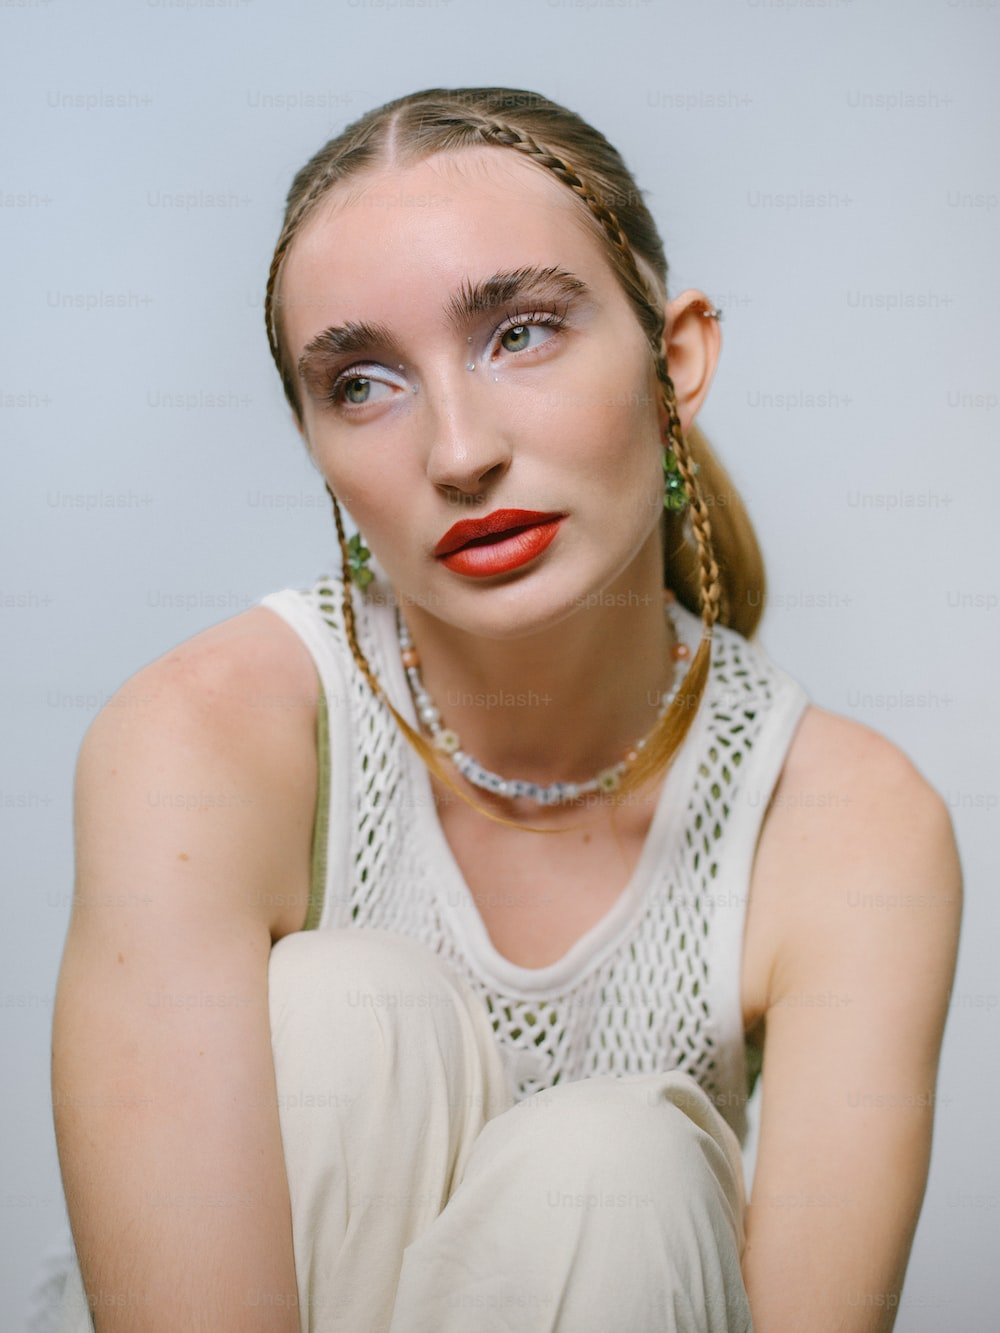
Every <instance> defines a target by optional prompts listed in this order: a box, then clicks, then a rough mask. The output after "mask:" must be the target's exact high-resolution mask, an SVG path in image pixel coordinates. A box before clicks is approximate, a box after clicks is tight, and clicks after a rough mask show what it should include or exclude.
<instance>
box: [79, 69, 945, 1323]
mask: <svg viewBox="0 0 1000 1333" xmlns="http://www.w3.org/2000/svg"><path fill="white" fill-rule="evenodd" d="M717 316H718V312H717V311H716V310H715V309H714V308H713V307H712V305H711V303H710V302H709V301H707V299H706V298H705V297H704V296H703V295H702V294H701V293H698V292H685V293H683V294H682V295H680V296H677V297H674V298H673V299H669V300H668V299H667V294H666V265H665V262H664V260H663V254H662V247H661V244H660V241H659V238H658V237H657V235H656V232H655V228H654V226H653V223H652V220H651V218H650V216H649V214H648V212H647V210H646V208H645V205H644V204H643V202H642V199H641V197H640V195H639V192H638V190H637V189H636V187H635V185H634V182H633V181H632V180H631V177H630V176H629V175H628V173H627V172H626V170H625V168H624V166H623V165H622V163H621V160H620V158H619V157H618V155H617V153H616V152H615V150H614V149H612V148H611V147H610V145H608V144H607V143H606V141H604V140H603V138H602V137H601V136H600V135H599V134H598V133H597V132H596V131H594V130H592V129H591V128H590V127H589V126H586V125H585V124H584V123H583V122H581V121H580V120H579V119H578V118H577V117H575V116H574V115H572V113H570V112H568V111H565V110H564V109H562V108H560V107H557V106H555V105H553V104H552V103H549V102H547V101H546V100H545V99H543V98H541V97H538V96H537V95H535V94H531V93H520V92H514V91H512V90H508V89H492V90H491V89H485V90H483V89H471V90H469V89H464V90H457V91H450V92H445V91H441V90H434V91H431V92H427V93H420V94H416V95H414V96H412V97H408V98H403V99H400V100H399V101H397V102H393V103H390V104H388V105H387V106H386V107H383V108H380V109H378V110H377V111H374V112H372V113H370V114H369V115H368V116H365V117H363V118H362V119H361V120H360V121H359V122H357V124H356V125H354V126H351V127H349V128H348V129H347V130H346V131H345V132H344V134H343V135H342V136H340V138H338V139H336V140H334V141H333V142H332V143H331V144H328V145H327V146H326V147H325V148H324V149H323V150H322V151H321V152H320V153H319V154H317V156H316V157H315V158H314V159H313V160H312V161H311V162H310V163H309V164H308V165H307V166H306V167H305V168H304V169H303V170H302V171H301V172H300V173H299V175H298V177H297V178H296V180H295V183H294V185H293V188H292V192H291V195H290V198H289V208H288V213H287V215H286V222H285V226H284V229H283V231H282V234H281V237H280V238H279V241H278V246H277V249H276V251H275V256H274V261H273V263H272V267H271V273H270V279H269V284H268V305H267V322H268V334H269V338H270V340H271V347H272V351H273V353H274V356H275V360H276V363H277V365H278V368H279V371H280V373H281V375H282V379H283V382H284V385H285V389H286V393H287V395H288V399H289V402H290V404H291V406H292V410H293V412H294V414H295V419H296V422H297V424H298V427H299V429H300V431H301V433H302V435H303V438H304V440H305V443H306V445H307V447H308V449H309V451H310V455H311V457H312V458H313V460H314V461H315V463H316V465H317V467H318V468H319V470H320V471H321V473H322V475H323V477H324V479H325V481H326V483H327V485H328V488H329V489H330V492H331V495H332V496H333V497H334V510H335V516H336V522H337V529H338V534H339V539H340V546H341V554H342V565H343V570H342V576H341V578H340V580H334V579H328V580H321V581H320V582H319V583H318V584H317V585H316V587H315V588H314V589H312V590H310V591H308V592H304V593H295V592H292V591H286V592H285V593H280V594H276V595H274V596H272V597H269V598H266V599H265V600H264V604H263V605H262V606H261V607H260V608H256V609H254V610H252V611H250V612H247V613H246V614H244V615H240V616H237V617H235V618H234V619H233V620H230V621H228V622H226V623H224V624H222V625H220V626H217V627H216V628H214V629H212V630H209V631H208V632H206V633H204V634H201V635H199V636H197V637H196V638H195V639H193V640H191V641H190V642H189V643H187V644H185V645H183V646H182V647H181V648H179V649H178V650H176V651H175V652H173V653H170V654H168V655H167V656H166V657H164V658H163V659H161V660H160V661H158V662H156V663H153V664H152V665H151V666H150V667H147V668H146V669H145V670H144V671H143V672H142V673H140V680H139V682H138V683H139V684H141V686H142V688H141V689H137V688H136V682H133V683H132V685H131V686H130V688H131V691H132V694H133V696H140V697H142V698H143V699H145V700H147V702H146V703H145V704H144V705H143V706H142V707H141V708H139V709H138V710H136V709H134V708H133V709H131V710H122V709H117V710H116V709H113V708H109V709H108V710H106V711H105V713H103V714H102V715H101V716H100V717H99V719H98V720H97V722H96V723H95V725H94V727H93V728H92V730H91V731H90V733H89V734H88V737H87V740H86V742H85V745H84V748H83V751H82V755H81V760H80V770H79V777H78V799H79V808H78V818H79V850H78V866H79V876H80V884H79V886H78V897H77V901H76V905H75V908H74V914H73V919H72V923H71V927H70V935H69V939H68V942H67V947H66V953H65V957H64V961H63V967H62V973H61V976H60V983H59V993H58V1000H57V1007H56V1018H55V1037H54V1098H55V1106H56V1120H57V1134H58V1138H59V1145H60V1157H61V1162H62V1168H63V1175H64V1180H65V1184H66V1192H67V1201H68V1204H69V1208H70V1216H71V1220H72V1222H73V1228H74V1237H75V1241H76V1246H77V1251H78V1254H79V1258H80V1265H81V1268H82V1273H83V1286H84V1288H85V1290H86V1297H83V1296H82V1295H80V1293H79V1292H78V1294H77V1310H78V1312H82V1315H83V1318H84V1321H85V1320H86V1312H85V1311H83V1310H82V1306H83V1302H84V1300H85V1302H86V1304H87V1305H88V1306H89V1308H90V1311H91V1312H92V1314H93V1318H94V1322H95V1324H96V1327H97V1328H98V1329H99V1330H101V1331H102V1333H103V1330H105V1329H108V1330H117V1329H124V1328H129V1329H135V1328H139V1327H141V1328H143V1329H150V1330H158V1329H161V1328H162V1329H176V1328H178V1327H185V1328H188V1327H191V1328H193V1327H199V1326H201V1327H206V1328H212V1329H229V1328H232V1329H240V1330H245V1329H255V1328H261V1329H269V1330H270V1329H280V1330H286V1329H294V1328H297V1327H300V1326H301V1327H302V1328H313V1329H320V1330H326V1329H350V1330H352V1331H353V1330H362V1329H364V1330H368V1329H371V1330H375V1329H391V1330H392V1333H403V1331H404V1330H405V1331H406V1333H412V1330H446V1331H448V1330H458V1329H462V1330H466V1329H469V1328H475V1329H490V1330H492V1329H507V1328H518V1329H560V1330H586V1329H590V1328H595V1329H596V1328H602V1329H605V1328H608V1327H612V1328H628V1329H630V1330H633V1329H634V1330H639V1329H664V1328H671V1329H684V1330H695V1329H699V1330H700V1329H710V1330H723V1329H739V1330H742V1329H746V1328H749V1327H750V1326H751V1317H752V1320H753V1327H755V1328H756V1329H757V1330H758V1333H782V1331H783V1330H790V1329H798V1328H802V1327H808V1328H810V1329H811V1330H822V1329H824V1328H829V1329H834V1328H836V1329H849V1330H858V1331H860V1330H869V1329H888V1328H890V1327H891V1326H892V1323H893V1319H894V1313H895V1308H896V1306H897V1304H898V1299H899V1291H900V1288H901V1284H902V1280H903V1273H904V1270H905V1265H906V1259H907V1255H908V1251H909V1246H910V1243H911V1240H912V1235H913V1231H914V1228H915V1225H916V1221H917V1216H918V1213H919V1207H920V1202H921V1198H922V1194H923V1189H924V1183H925V1178H926V1170H927V1163H928V1158H929V1149H930V1140H931V1125H932V1117H933V1099H934V1091H933V1089H934V1079H935V1074H936V1066H937V1058H938V1051H939V1046H940V1041H941V1035H942V1029H943V1024H944V1017H945V1013H946V1008H947V1000H948V994H949V989H950V985H951V978H952V971H953V966H954V958H955V949H956V937H957V929H958V918H959V875H958V867H957V860H956V855H955V851H954V846H953V842H952V839H951V833H950V828H949V824H948V819H947V816H946V813H945V810H944V808H943V805H942V803H941V802H940V801H939V800H938V798H937V797H936V796H935V794H934V793H933V792H932V791H931V790H930V789H929V788H928V787H927V785H926V784H925V783H924V782H923V780H922V779H921V778H920V777H919V775H918V774H917V773H916V772H915V771H914V770H913V769H912V767H911V766H910V765H909V763H908V762H907V761H906V760H905V759H904V758H903V757H902V756H901V755H900V754H899V753H898V752H896V751H895V750H894V749H893V748H892V747H891V746H890V745H889V744H888V743H887V742H885V741H884V740H882V739H881V738H879V737H877V736H875V735H873V734H871V733H870V732H868V731H866V730H865V729H864V728H861V727H859V726H857V725H855V724H853V723H849V722H847V721H844V720H843V719H840V718H836V717H832V716H830V715H827V714H824V713H821V712H820V711H819V710H817V709H814V708H810V707H808V706H807V703H806V700H805V698H804V696H803V694H802V692H801V690H800V689H799V687H798V686H797V685H796V684H795V683H794V682H793V681H791V680H790V679H789V678H788V677H787V676H785V675H784V674H783V673H782V672H781V671H780V670H778V669H777V668H776V667H775V666H774V665H773V664H771V663H770V662H769V661H768V660H767V659H766V657H765V656H764V655H763V654H762V653H761V652H760V650H759V649H757V648H756V647H754V646H752V645H750V644H749V643H748V642H747V640H746V637H745V636H746V635H748V634H750V633H751V632H752V631H753V628H754V625H755V620H756V611H755V610H754V608H756V607H759V605H760V602H761V597H760V593H761V589H762V581H763V575H762V571H761V568H760V561H759V554H758V551H757V547H756V542H755V540H754V537H753V534H752V531H751V529H750V526H749V523H748V522H747V520H746V518H745V515H744V512H743V510H742V506H741V505H740V504H739V501H738V497H736V496H735V494H734V492H733V491H732V488H731V486H730V484H729V482H728V479H727V478H726V477H725V474H724V472H723V471H722V469H721V468H720V467H719V465H718V463H717V462H716V461H715V460H714V459H713V458H712V455H711V453H710V451H709V449H708V446H707V444H706V442H705V441H704V439H703V438H702V437H701V436H700V435H699V434H698V432H697V431H696V429H695V428H694V421H695V418H696V416H697V413H698V411H699V409H700V407H701V405H702V403H703V401H704V399H705V396H706V394H707V391H708V387H709V384H710V381H711V378H712V373H713V371H714V367H715V363H716V360H717V357H718V352H719V328H718V318H717ZM341 505H343V506H345V507H346V509H347V510H349V511H350V514H351V516H352V518H353V520H354V521H355V523H356V524H357V526H358V528H359V532H360V533H361V534H363V537H362V536H358V537H355V538H353V539H352V540H351V541H350V542H348V541H347V539H346V537H345V533H344V527H343V521H342V517H341V509H340V506H341ZM369 553H371V557H373V558H374V560H377V571H376V570H373V568H372V567H371V559H370V555H369ZM317 682H318V684H319V687H320V688H319V690H317ZM154 791H155V792H160V793H162V792H177V793H182V794H183V795H184V799H175V800H170V801H163V800H157V801H152V800H151V799H150V793H151V792H154ZM136 884H140V885H141V886H142V888H143V890H144V894H143V896H144V898H145V901H144V902H142V903H140V904H136V903H135V902H134V901H133V900H134V898H135V894H134V893H133V894H132V895H131V897H129V896H126V897H123V896H122V892H121V891H122V889H123V888H124V887H125V886H129V887H130V888H134V886H135V885H136ZM848 890H850V892H848ZM890 900H891V901H892V903H893V907H894V910H893V911H892V912H889V911H884V910H868V909H866V907H865V906H864V904H865V903H866V902H870V903H871V904H872V907H873V908H875V907H876V905H877V904H878V903H885V902H887V901H890ZM122 902H129V903H130V906H129V908H128V909H127V910H123V909H122V907H121V905H120V904H121V903H122ZM116 903H117V904H118V905H117V906H116ZM316 927H320V929H316ZM329 927H335V928H336V927H341V929H328V928H329ZM372 928H374V929H372ZM745 1041H749V1043H750V1049H751V1050H754V1051H759V1050H760V1048H761V1047H763V1052H764V1059H763V1104H762V1120H761V1130H760V1147H759V1154H758V1161H757V1166H756V1172H755V1179H754V1187H753V1195H752V1198H751V1200H750V1203H749V1206H748V1207H745V1205H744V1197H743V1182H742V1177H741V1163H740V1155H739V1138H740V1136H741V1135H742V1133H743V1131H744V1103H745V1100H746V1085H747V1058H746V1053H745V1046H744V1043H745ZM750 1063H751V1064H752V1063H753V1059H751V1062H750ZM404 1252H405V1253H404ZM68 1326H72V1325H71V1324H70V1325H68ZM83 1326H84V1327H85V1326H86V1323H85V1322H84V1325H83Z"/></svg>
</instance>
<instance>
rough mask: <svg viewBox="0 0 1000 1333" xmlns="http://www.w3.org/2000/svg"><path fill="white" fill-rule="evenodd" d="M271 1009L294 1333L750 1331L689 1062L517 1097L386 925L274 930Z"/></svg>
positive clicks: (437, 969)
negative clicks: (680, 1069) (297, 1330)
mask: <svg viewBox="0 0 1000 1333" xmlns="http://www.w3.org/2000/svg"><path fill="white" fill-rule="evenodd" d="M270 1007H271V1031H272V1043H273V1051H274V1065H275V1073H276V1078H277V1089H278V1103H279V1113H280V1119H281V1134H282V1141H283V1145H284V1153H285V1163H286V1167H287V1171H288V1181H289V1189H290V1193H291V1204H292V1232H293V1240H294V1248H295V1266H296V1274H297V1281H298V1302H299V1314H300V1323H301V1328H302V1333H514V1331H515V1330H516V1333H592V1331H593V1333H598V1331H599V1333H607V1330H609V1329H612V1330H618V1329H627V1330H628V1331H629V1333H747V1330H750V1329H751V1327H752V1325H751V1320H750V1313H749V1305H748V1302H747V1296H746V1291H745V1288H744V1286H743V1280H742V1276H741V1272H740V1256H741V1252H742V1248H743V1208H744V1198H743V1176H742V1161H741V1157H740V1150H739V1145H738V1143H737V1140H736V1137H735V1135H734V1134H733V1133H732V1131H731V1130H730V1128H729V1127H728V1125H726V1123H725V1122H724V1121H723V1120H722V1118H721V1117H720V1115H719V1114H718V1112H717V1111H716V1110H715V1108H714V1107H713V1105H712V1104H711V1102H710V1100H709V1099H708V1097H707V1096H706V1095H705V1093H704V1092H702V1091H701V1089H700V1088H699V1087H698V1086H697V1085H696V1084H695V1083H694V1081H693V1080H692V1079H690V1078H689V1077H688V1076H687V1075H684V1074H678V1073H667V1074H644V1075H633V1076H628V1077H624V1078H613V1077H599V1078H589V1079H585V1080H583V1081H581V1082H576V1083H569V1084H563V1085H560V1086H557V1087H555V1088H551V1089H548V1090H546V1091H544V1092H540V1093H536V1094H535V1095H534V1096H532V1097H530V1098H528V1099H526V1100H525V1101H522V1102H520V1103H518V1104H516V1105H515V1104H514V1103H513V1099H512V1097H511V1095H510V1092H509V1091H508V1087H507V1079H506V1076H505V1071H504V1068H503V1064H502V1061H501V1058H500V1054H499V1051H498V1048H497V1045H496V1041H495V1038H494V1036H493V1032H492V1029H491V1027H490V1023H489V1020H488V1017H487V1014H486V1011H485V1009H484V1008H483V1007H482V1005H481V1004H480V1003H479V1002H478V1001H477V1000H476V998H475V997H474V996H473V994H472V993H471V991H470V990H469V989H468V987H466V986H465V985H464V983H463V982H461V980H460V979H458V978H457V977H455V976H454V975H453V973H452V972H451V971H450V970H449V969H448V968H447V967H446V965H445V964H444V963H442V962H441V960H440V959H438V958H437V957H436V956H435V955H433V954H432V953H431V952H430V950H428V949H427V948H426V947H425V946H424V945H422V944H420V943H418V942H416V941H414V940H411V939H409V938H407V937H405V936H403V935H398V934H395V933H389V932H386V931H375V930H360V929H348V930H322V931H310V932H303V933H299V934H295V935H290V936H287V937H286V938H285V939H283V940H281V941H279V943H278V944H277V945H276V946H275V947H274V949H273V951H272V955H271V963H270ZM77 1283H78V1277H77ZM68 1294H69V1293H67V1295H68ZM247 1299H248V1301H251V1302H256V1303H259V1302H264V1301H267V1300H269V1299H270V1300H274V1299H275V1298H274V1297H273V1296H269V1295H268V1294H267V1293H264V1292H259V1293H255V1292H254V1291H253V1290H252V1289H251V1290H248V1296H247ZM77 1310H78V1312H79V1305H78V1306H77ZM88 1327H89V1317H87V1316H86V1315H85V1318H84V1320H82V1321H77V1322H67V1323H64V1325H63V1328H64V1329H66V1330H67V1333H69V1330H70V1329H72V1330H73V1333H77V1330H83V1329H86V1328H88Z"/></svg>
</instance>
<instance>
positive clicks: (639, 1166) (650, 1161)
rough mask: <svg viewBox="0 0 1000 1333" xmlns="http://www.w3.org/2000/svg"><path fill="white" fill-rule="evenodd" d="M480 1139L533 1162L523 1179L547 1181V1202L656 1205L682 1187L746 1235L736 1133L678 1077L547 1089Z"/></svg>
mask: <svg viewBox="0 0 1000 1333" xmlns="http://www.w3.org/2000/svg"><path fill="white" fill-rule="evenodd" d="M483 1140H484V1143H483V1147H484V1150H488V1152H489V1153H490V1155H497V1154H499V1155H500V1156H503V1155H508V1156H510V1157H511V1158H520V1159H524V1158H526V1157H528V1158H531V1159H532V1161H533V1162H534V1163H535V1166H534V1167H533V1168H532V1169H531V1170H525V1171H524V1178H525V1179H534V1180H535V1181H536V1182H537V1183H538V1185H539V1186H540V1187H541V1186H543V1184H544V1188H545V1189H546V1192H547V1194H548V1195H549V1196H550V1202H551V1199H552V1197H558V1196H559V1195H560V1194H561V1193H565V1194H566V1195H567V1197H568V1198H570V1200H571V1201H575V1200H577V1199H578V1198H580V1197H582V1198H583V1199H584V1200H585V1201H586V1200H587V1199H594V1200H597V1202H595V1203H594V1206H595V1207H597V1206H598V1204H599V1203H600V1201H601V1200H602V1199H603V1200H604V1201H605V1202H607V1201H608V1200H611V1201H612V1202H613V1201H614V1200H615V1199H619V1198H623V1199H626V1200H628V1201H629V1202H630V1203H631V1204H632V1205H633V1206H635V1207H639V1206H641V1205H643V1204H648V1205H649V1206H650V1207H652V1208H655V1207H656V1206H657V1201H658V1199H660V1198H661V1197H663V1196H665V1195H668V1196H670V1197H674V1196H676V1195H677V1194H678V1192H683V1193H684V1194H685V1195H686V1196H687V1197H689V1198H690V1197H694V1196H695V1195H701V1196H708V1197H709V1198H711V1199H712V1200H713V1202H714V1203H715V1204H717V1205H718V1206H720V1207H721V1208H723V1210H724V1211H725V1212H726V1214H727V1216H729V1217H730V1218H731V1219H732V1222H733V1224H734V1226H735V1227H736V1228H737V1230H738V1231H739V1232H741V1231H742V1211H743V1179H742V1162H741V1160H740V1158H739V1148H738V1144H737V1143H736V1139H735V1136H734V1135H733V1134H732V1131H731V1130H730V1129H729V1127H728V1126H727V1125H725V1123H724V1122H723V1121H722V1120H721V1117H719V1116H718V1113H717V1112H716V1111H715V1109H714V1108H713V1107H712V1106H711V1103H710V1101H709V1100H708V1098H707V1097H706V1096H705V1094H704V1092H703V1091H702V1090H701V1089H700V1088H698V1087H697V1085H696V1084H694V1082H693V1081H692V1080H690V1079H687V1078H685V1077H684V1076H682V1075H655V1076H652V1075H651V1076H640V1077H636V1078H630V1077H624V1078H615V1077H612V1076H601V1077H597V1078H588V1079H583V1080H580V1081H579V1082H574V1083H568V1084H562V1085H560V1086H558V1087H555V1088H549V1089H547V1090H545V1091H544V1092H540V1093H536V1094H535V1095H534V1096H533V1097H529V1098H528V1099H527V1100H526V1101H524V1102H522V1103H520V1104H519V1105H518V1106H517V1107H515V1108H514V1109H513V1110H511V1111H509V1112H507V1114H506V1115H503V1116H501V1117H499V1119H497V1120H495V1121H493V1122H491V1124H490V1125H488V1126H487V1127H486V1129H485V1130H484V1132H483ZM487 1140H488V1142H487ZM473 1169H474V1168H473ZM581 1206H582V1205H581ZM608 1206H610V1203H609V1204H608Z"/></svg>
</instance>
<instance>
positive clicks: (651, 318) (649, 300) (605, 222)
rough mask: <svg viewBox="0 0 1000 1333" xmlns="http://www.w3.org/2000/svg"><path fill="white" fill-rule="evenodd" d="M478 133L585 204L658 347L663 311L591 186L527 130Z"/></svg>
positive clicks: (497, 128)
mask: <svg viewBox="0 0 1000 1333" xmlns="http://www.w3.org/2000/svg"><path fill="white" fill-rule="evenodd" d="M482 135H483V139H484V140H485V142H486V143H488V144H502V145H504V146H507V147H510V148H514V149H516V151H517V152H519V153H523V154H524V155H525V156H526V157H529V158H531V159H532V160H533V161H535V162H537V163H538V165H539V166H542V167H545V168H546V169H547V170H549V171H551V172H552V174H553V175H554V176H556V177H557V178H558V179H559V180H560V181H561V182H562V183H563V185H566V186H568V187H569V189H571V190H572V191H573V193H574V194H575V195H576V197H577V198H578V199H579V200H580V201H581V203H583V204H585V205H586V207H587V209H588V210H589V212H590V213H591V214H593V216H594V217H595V218H596V219H597V221H598V222H599V223H600V225H601V227H602V229H603V231H604V234H605V236H606V237H607V239H608V242H609V243H610V245H611V248H612V249H613V250H614V252H615V254H616V255H617V256H618V258H619V260H620V262H621V265H622V268H623V269H624V271H625V272H624V276H625V279H626V287H627V293H626V294H627V295H628V296H629V298H630V299H631V301H632V302H633V303H634V304H635V305H636V306H637V307H639V309H641V310H642V311H643V313H644V314H645V316H646V318H645V319H644V320H643V327H644V329H645V331H646V335H647V337H648V338H649V340H650V342H651V343H652V344H653V346H654V348H658V347H659V344H660V339H661V338H662V337H663V315H662V314H661V313H660V310H659V308H658V306H657V303H656V301H655V300H654V299H653V296H652V293H651V292H650V290H649V287H648V285H647V283H646V281H645V279H644V278H643V276H642V274H641V273H640V272H639V266H638V264H637V263H636V262H635V255H634V254H633V253H632V247H631V245H630V244H629V242H628V237H627V236H626V235H625V233H624V231H623V230H622V225H621V223H620V222H619V221H618V218H617V217H616V215H615V214H614V213H613V212H612V211H611V209H610V208H608V207H607V205H606V204H605V203H604V202H603V201H602V200H601V198H600V197H599V195H598V194H596V193H595V191H594V189H593V187H592V186H591V185H590V184H589V183H588V182H586V181H584V180H583V179H582V178H581V176H580V174H579V173H578V172H577V171H576V170H574V168H573V167H571V166H569V165H568V164H567V163H566V162H565V161H564V160H563V159H562V158H561V157H560V156H559V155H558V154H557V153H554V152H553V151H552V149H551V148H547V147H545V146H544V145H543V144H540V143H538V141H537V140H536V139H533V138H532V136H531V135H530V134H527V133H526V132H525V131H523V130H518V129H515V128H514V127H513V126H511V125H502V124H499V123H498V122H496V121H488V122H486V123H485V124H484V125H483V127H482Z"/></svg>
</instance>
